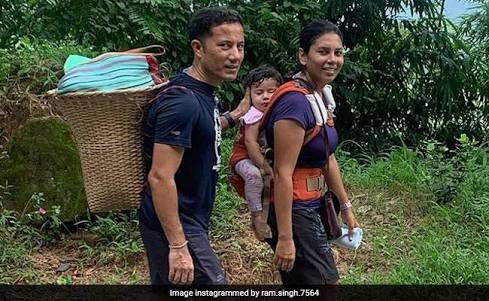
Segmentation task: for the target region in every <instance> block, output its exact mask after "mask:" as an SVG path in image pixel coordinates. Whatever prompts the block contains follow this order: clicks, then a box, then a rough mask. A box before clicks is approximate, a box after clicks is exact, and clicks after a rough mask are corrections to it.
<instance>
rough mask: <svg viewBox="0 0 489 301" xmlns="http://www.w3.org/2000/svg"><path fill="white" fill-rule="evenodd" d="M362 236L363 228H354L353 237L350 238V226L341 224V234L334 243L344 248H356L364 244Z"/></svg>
mask: <svg viewBox="0 0 489 301" xmlns="http://www.w3.org/2000/svg"><path fill="white" fill-rule="evenodd" d="M362 238H363V230H362V228H353V237H352V240H351V241H350V239H349V238H348V226H347V225H345V224H343V225H342V226H341V236H340V237H339V238H337V239H335V240H333V243H335V244H336V245H338V246H340V247H343V248H347V249H352V250H356V249H358V247H360V245H361V244H362Z"/></svg>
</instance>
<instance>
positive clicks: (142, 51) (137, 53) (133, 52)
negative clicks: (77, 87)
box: [83, 45, 165, 64]
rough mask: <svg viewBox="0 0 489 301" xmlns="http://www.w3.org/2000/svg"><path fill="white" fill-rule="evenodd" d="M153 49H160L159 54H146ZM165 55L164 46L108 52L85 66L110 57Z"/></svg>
mask: <svg viewBox="0 0 489 301" xmlns="http://www.w3.org/2000/svg"><path fill="white" fill-rule="evenodd" d="M151 48H158V49H159V52H145V51H147V50H148V49H151ZM163 54H165V48H163V46H161V45H150V46H147V47H141V48H135V49H130V50H127V51H121V52H106V53H103V54H101V55H99V56H97V57H94V58H93V59H91V60H90V61H88V62H85V63H83V64H86V63H93V62H96V61H100V60H102V59H105V58H108V57H111V56H118V55H134V56H142V55H152V56H160V55H163Z"/></svg>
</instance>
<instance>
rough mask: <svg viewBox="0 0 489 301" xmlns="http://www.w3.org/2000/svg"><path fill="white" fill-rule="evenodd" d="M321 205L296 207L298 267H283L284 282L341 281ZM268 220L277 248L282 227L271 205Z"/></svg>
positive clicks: (294, 218) (295, 265)
mask: <svg viewBox="0 0 489 301" xmlns="http://www.w3.org/2000/svg"><path fill="white" fill-rule="evenodd" d="M318 210H319V209H309V208H307V209H293V210H292V232H293V237H294V238H293V239H294V244H295V249H296V257H295V263H294V267H293V268H292V270H291V271H290V272H283V271H280V276H281V278H282V283H283V284H284V285H316V284H318V285H321V284H334V283H336V282H337V281H338V279H339V276H338V270H337V268H336V264H335V262H334V258H333V252H332V250H331V248H330V246H329V244H328V240H327V237H326V231H325V229H324V226H323V223H322V222H321V217H320V215H319V211H318ZM268 224H269V225H270V228H271V229H272V238H271V239H268V240H267V242H268V244H270V246H271V247H272V249H273V251H275V248H276V246H277V241H278V229H277V219H276V216H275V210H273V208H272V207H271V208H270V213H269V216H268Z"/></svg>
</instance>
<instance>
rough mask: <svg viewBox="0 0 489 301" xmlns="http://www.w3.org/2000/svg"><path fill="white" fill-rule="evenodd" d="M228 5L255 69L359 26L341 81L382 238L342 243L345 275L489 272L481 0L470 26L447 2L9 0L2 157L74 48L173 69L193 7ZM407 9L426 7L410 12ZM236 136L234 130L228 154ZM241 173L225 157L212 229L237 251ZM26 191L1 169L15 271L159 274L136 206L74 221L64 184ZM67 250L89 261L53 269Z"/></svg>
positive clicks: (363, 200) (373, 222)
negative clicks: (406, 15) (319, 21)
mask: <svg viewBox="0 0 489 301" xmlns="http://www.w3.org/2000/svg"><path fill="white" fill-rule="evenodd" d="M217 2H219V3H221V4H227V5H229V6H230V7H233V8H236V9H237V10H238V11H239V12H240V13H241V14H242V16H243V18H244V20H245V31H246V43H247V46H246V57H245V63H244V66H243V68H242V70H241V73H240V74H241V75H243V74H244V73H246V71H247V70H249V69H250V68H252V67H255V66H257V65H258V64H261V63H270V64H273V65H275V66H277V67H278V68H279V69H280V70H281V71H282V72H283V73H286V74H290V73H291V72H292V71H294V68H295V55H296V51H297V43H298V42H297V39H296V38H295V37H296V36H297V33H298V31H299V30H300V28H301V26H302V24H304V23H305V22H307V21H308V20H310V19H313V18H319V17H323V18H327V19H329V20H332V21H334V22H337V23H338V24H339V26H340V27H341V29H342V31H343V33H344V35H345V46H346V57H347V62H346V65H345V66H344V70H343V71H342V74H341V76H340V77H339V78H338V79H337V80H336V82H335V83H334V84H335V87H334V93H335V98H336V100H337V102H338V112H337V116H338V125H339V130H340V135H341V138H342V140H343V141H344V142H343V143H342V145H341V147H340V151H339V152H338V154H337V155H338V158H339V161H340V165H341V167H342V170H343V176H344V178H345V182H346V184H347V185H348V188H349V191H350V192H351V194H352V196H353V202H354V206H355V210H356V214H357V217H358V219H359V221H360V223H361V224H362V226H363V227H364V229H365V231H366V235H365V243H364V245H363V246H362V248H361V249H359V251H357V252H341V260H340V267H342V270H341V271H342V276H344V282H346V283H437V284H440V283H484V284H487V283H488V282H489V276H488V275H489V270H488V268H487V267H486V265H483V264H482V263H484V262H488V261H489V260H488V259H489V258H488V253H487V250H488V249H489V229H488V226H487V225H488V221H489V168H488V166H487V165H488V155H489V149H488V146H487V143H488V138H489V137H488V130H489V119H488V118H489V117H488V116H489V104H488V97H489V64H488V56H487V54H488V53H489V38H488V37H489V25H488V24H489V22H488V21H489V4H488V3H487V1H486V3H484V2H483V1H480V2H479V1H474V2H477V3H479V4H480V9H479V10H475V11H473V12H472V13H471V15H469V16H467V17H466V19H465V21H463V22H461V23H459V24H453V23H451V22H450V21H448V20H447V19H446V18H445V17H444V16H443V3H444V1H429V0H417V1H409V0H405V1H398V0H368V1H360V0H348V1H342V0H341V1H340V0H334V1H299V0H286V1H274V0H273V1H265V0H254V1H233V0H226V1H212V0H207V1H192V0H187V1H171V0H131V1H116V0H102V1H94V0H86V1H75V0H65V1H58V0H29V1H27V0H21V1H2V2H0V166H5V165H2V164H7V163H6V162H10V161H9V160H10V159H11V158H12V157H15V156H18V155H20V154H18V153H16V154H12V153H9V152H8V147H7V143H9V144H11V143H13V142H15V138H14V137H15V133H16V132H17V133H18V132H19V131H20V130H19V128H20V127H21V125H25V124H26V122H27V120H28V119H30V118H32V117H40V116H47V115H51V114H52V112H51V107H50V105H49V102H48V101H46V99H45V98H44V97H43V94H44V92H46V91H47V90H50V89H53V88H55V87H56V83H57V80H58V79H59V78H60V77H61V76H62V66H63V63H64V60H65V59H66V57H67V56H68V55H69V54H82V55H86V56H90V57H93V56H95V55H97V54H99V53H101V52H105V51H109V50H125V49H128V48H133V47H141V46H145V45H149V44H155V43H156V44H162V45H164V47H165V48H166V55H165V56H164V57H163V59H162V61H161V63H162V66H163V67H164V68H166V69H167V71H165V72H166V73H167V75H172V74H174V73H175V72H177V71H178V69H179V68H181V67H183V66H186V65H188V64H190V60H191V53H190V50H189V47H188V41H187V39H186V33H185V30H186V23H187V20H188V18H189V16H190V15H191V13H192V11H193V10H195V9H197V8H199V7H204V6H208V5H214V4H216V3H217ZM403 8H404V9H405V10H406V11H411V12H413V13H414V14H416V15H417V16H418V18H416V19H402V18H398V17H397V15H398V14H399V13H400V12H401V11H402V10H403ZM221 96H222V98H223V99H224V100H225V102H226V103H228V104H232V103H235V102H236V101H237V100H238V99H240V98H241V97H242V91H241V89H240V87H239V84H238V83H237V82H234V83H228V84H226V85H225V86H224V87H223V88H222V89H221ZM44 142H48V141H44ZM232 142H233V141H232V135H231V134H228V136H227V137H226V139H224V141H223V147H222V151H223V162H226V161H227V157H228V155H229V151H230V148H231V146H232ZM28 148H29V147H28ZM26 151H32V149H30V148H29V149H28V150H26ZM41 153H42V152H41ZM51 155H56V154H51ZM74 160H76V158H74ZM45 163H47V162H45ZM227 172H228V170H227V169H226V167H224V168H223V171H222V172H221V175H220V179H219V186H218V196H217V202H216V206H215V210H214V214H213V216H212V236H213V238H215V241H217V242H218V243H221V245H220V246H222V250H221V251H220V252H221V253H219V252H218V254H219V255H220V256H222V257H224V258H225V257H226V254H228V253H229V252H230V251H232V250H237V252H242V251H243V249H244V248H245V247H244V245H245V237H244V236H243V237H242V236H240V235H243V233H247V231H248V230H247V229H245V227H246V226H245V225H247V224H248V221H247V220H245V219H246V217H243V214H244V213H243V212H245V210H244V206H243V204H242V203H241V201H240V199H239V198H238V197H237V196H236V194H234V192H232V191H231V190H230V188H229V186H228V183H227V181H226V173H227ZM1 174H2V171H1V170H0V175H1ZM40 176H41V177H47V176H45V175H40ZM29 184H31V183H29ZM19 187H20V185H19V184H14V183H9V182H7V181H5V179H4V178H3V177H0V283H32V284H35V283H58V284H70V283H114V284H115V283H145V281H147V274H146V273H145V271H144V270H143V271H142V272H141V271H140V269H139V267H140V264H141V260H143V259H142V258H143V257H144V256H143V247H142V243H141V240H140V237H139V234H138V230H137V227H138V224H137V218H136V216H135V213H134V212H130V213H129V214H123V213H119V212H112V213H109V214H108V215H106V216H93V215H88V216H85V217H83V220H81V221H78V223H77V224H76V225H72V224H65V223H63V222H62V219H63V218H62V214H61V212H62V210H63V209H66V208H60V207H59V206H51V205H49V204H48V202H47V200H50V199H51V198H52V195H53V194H50V193H49V192H48V191H45V189H43V188H39V189H38V191H34V192H33V193H29V195H24V196H22V198H23V199H24V200H23V201H24V203H26V202H28V204H30V206H28V207H25V209H23V210H22V209H21V210H18V211H11V210H8V209H6V208H5V205H6V204H7V202H9V201H12V192H13V191H14V190H16V189H19ZM34 190H36V189H34ZM31 192H32V191H31ZM253 248H254V250H255V249H256V250H261V251H260V252H261V253H262V254H259V256H262V257H258V255H257V257H258V258H259V259H258V262H255V263H254V264H255V266H254V267H253V268H256V270H257V271H259V272H260V273H261V274H259V275H258V276H256V275H255V276H254V277H248V278H247V277H246V276H242V277H241V276H240V277H241V278H239V277H235V279H237V280H236V281H241V283H243V282H246V281H252V279H254V280H256V279H259V280H260V281H262V282H267V281H268V282H270V281H271V280H270V279H272V278H270V277H269V276H267V275H270V274H273V272H271V271H270V265H269V261H270V260H271V258H269V257H267V256H269V255H270V254H269V253H266V251H263V250H264V249H263V248H262V246H261V247H258V244H257V245H253ZM58 251H59V252H61V251H63V252H65V251H66V253H70V252H72V253H76V254H77V259H76V262H75V263H73V264H72V265H74V266H76V270H73V269H72V270H70V271H68V272H66V273H64V272H58V273H56V272H52V273H51V272H49V273H48V272H47V271H46V270H45V269H44V268H43V267H44V266H43V265H42V264H44V262H43V259H44V257H45V256H47V255H48V254H49V253H56V252H58ZM227 252H228V253H227ZM56 254H57V253H56ZM262 258H265V259H262ZM67 260H68V259H67ZM230 260H233V259H230ZM261 260H263V261H261ZM134 262H135V263H134ZM134 264H135V266H136V267H137V268H134ZM233 264H234V265H235V262H231V263H229V264H228V266H232V265H233ZM103 266H110V267H111V270H110V274H104V277H105V278H101V279H99V278H93V279H92V278H89V276H88V275H89V274H91V273H92V272H93V269H96V268H100V267H103ZM132 269H134V270H132ZM136 270H137V271H136ZM80 271H83V273H82V274H81V275H83V276H79V275H80V274H77V272H80ZM77 275H78V276H77ZM260 275H265V276H262V277H260ZM77 277H78V278H77ZM86 279H90V280H86ZM273 279H275V278H273Z"/></svg>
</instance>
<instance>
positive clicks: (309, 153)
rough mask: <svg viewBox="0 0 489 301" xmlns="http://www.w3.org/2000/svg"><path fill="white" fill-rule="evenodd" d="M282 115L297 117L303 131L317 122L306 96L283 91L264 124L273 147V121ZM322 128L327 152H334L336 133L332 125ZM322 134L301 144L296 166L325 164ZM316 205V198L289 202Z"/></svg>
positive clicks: (319, 166)
mask: <svg viewBox="0 0 489 301" xmlns="http://www.w3.org/2000/svg"><path fill="white" fill-rule="evenodd" d="M283 119H291V120H295V121H297V122H298V123H299V124H300V126H301V127H302V128H303V129H304V130H305V131H306V132H307V131H308V130H310V129H312V128H313V127H314V126H315V125H316V119H315V118H314V113H313V111H312V108H311V105H310V104H309V101H308V100H307V98H306V96H305V95H304V94H302V93H299V92H289V93H286V94H285V95H284V96H282V99H280V101H279V102H278V103H277V105H276V106H275V107H274V108H273V110H272V112H271V115H270V119H269V120H268V123H267V124H266V125H265V137H266V139H267V144H268V145H269V146H270V147H271V148H272V149H273V145H274V141H273V140H274V133H273V127H274V124H275V122H277V121H279V120H283ZM322 131H326V133H327V135H328V136H327V137H328V144H329V154H330V155H331V154H333V153H334V152H335V150H336V147H337V145H338V133H337V132H336V128H335V127H334V126H329V125H324V127H323V128H322ZM323 135H324V132H322V133H321V134H319V135H317V136H316V137H314V138H313V139H312V140H311V141H310V142H309V143H308V144H307V145H305V146H304V147H302V148H301V150H300V153H299V157H298V158H297V164H296V166H297V167H312V168H322V167H324V166H325V164H326V145H325V139H324V136H323ZM319 206H320V200H319V199H316V200H309V201H301V202H293V203H292V209H301V208H318V207H319Z"/></svg>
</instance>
